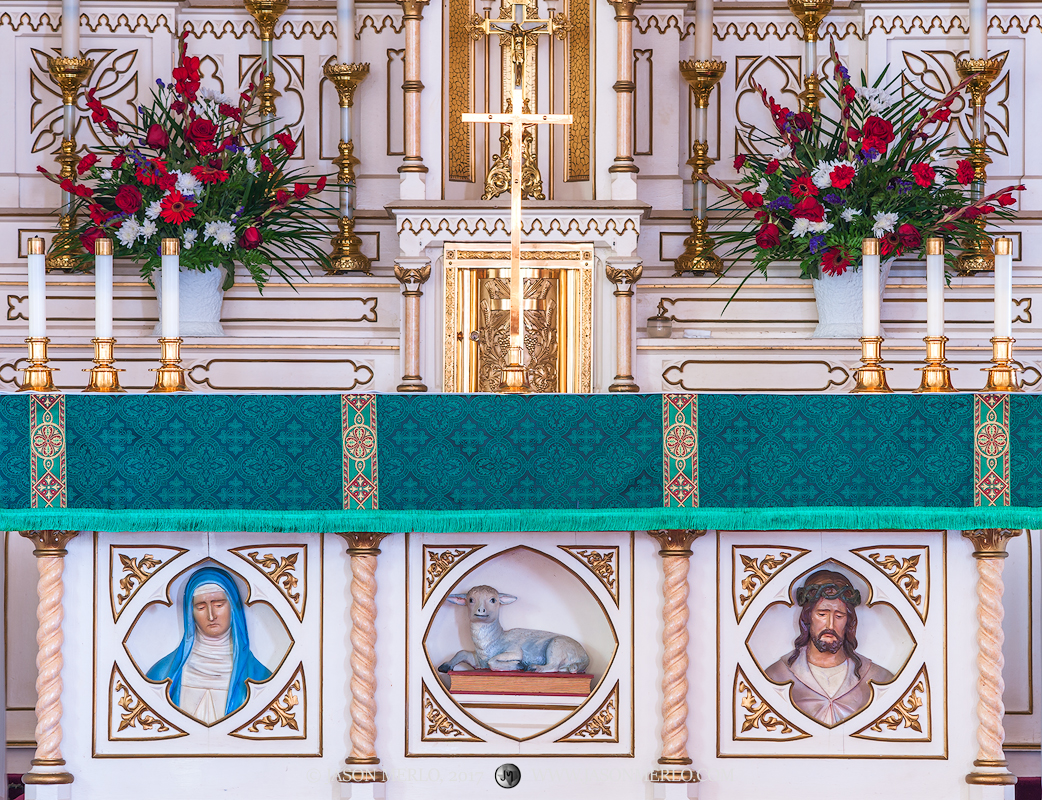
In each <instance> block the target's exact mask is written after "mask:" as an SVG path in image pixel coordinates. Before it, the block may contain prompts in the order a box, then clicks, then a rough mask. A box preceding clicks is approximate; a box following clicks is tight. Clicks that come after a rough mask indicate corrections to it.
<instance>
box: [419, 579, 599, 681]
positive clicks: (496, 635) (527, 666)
mask: <svg viewBox="0 0 1042 800" xmlns="http://www.w3.org/2000/svg"><path fill="white" fill-rule="evenodd" d="M447 599H448V601H449V602H450V603H454V604H455V605H458V606H466V607H468V608H469V609H470V638H471V639H472V640H473V641H474V649H473V650H460V651H459V652H458V653H456V655H454V656H453V657H452V658H451V659H449V660H448V661H446V662H445V663H444V664H442V665H441V666H440V667H438V671H439V672H448V671H449V670H451V669H453V668H454V667H455V666H456V665H457V664H462V663H464V662H465V663H467V664H470V666H472V667H474V668H475V669H491V670H495V671H497V672H505V671H508V670H519V671H527V672H583V671H584V670H585V669H586V667H587V665H588V664H589V663H590V657H589V656H588V655H587V654H586V651H585V650H584V649H583V646H582V645H581V644H579V643H578V642H577V641H575V639H572V638H571V637H569V636H562V635H560V634H557V633H548V632H547V631H534V630H530V629H528V628H511V629H509V630H503V626H502V625H500V624H499V609H500V606H505V605H509V604H510V603H513V602H514V601H515V600H517V598H516V597H514V595H512V594H501V593H500V592H498V591H497V590H496V589H493V588H492V587H491V586H475V587H474V588H473V589H471V590H470V591H469V592H467V593H466V594H452V595H449V596H448V598H447Z"/></svg>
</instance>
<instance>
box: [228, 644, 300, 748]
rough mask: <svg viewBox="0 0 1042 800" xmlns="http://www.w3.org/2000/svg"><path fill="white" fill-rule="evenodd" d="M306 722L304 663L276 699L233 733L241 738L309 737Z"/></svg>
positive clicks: (232, 734)
mask: <svg viewBox="0 0 1042 800" xmlns="http://www.w3.org/2000/svg"><path fill="white" fill-rule="evenodd" d="M306 723H307V681H306V680H305V678H304V664H303V663H301V664H299V665H298V666H297V668H296V669H295V670H294V671H293V675H292V677H291V678H290V679H289V681H288V682H287V683H286V685H285V686H283V687H282V690H281V691H279V693H278V694H276V695H275V699H274V700H272V701H271V702H270V703H269V704H268V705H267V706H265V707H264V709H263V710H262V711H261V712H260V713H259V714H257V715H256V716H255V717H254V718H253V719H251V720H250V721H249V722H247V723H246V724H245V725H242V726H241V727H239V728H236V729H235V730H234V731H232V733H230V734H229V735H230V736H235V737H237V738H239V739H259V740H266V739H306V738H307V724H306ZM269 734H272V735H269Z"/></svg>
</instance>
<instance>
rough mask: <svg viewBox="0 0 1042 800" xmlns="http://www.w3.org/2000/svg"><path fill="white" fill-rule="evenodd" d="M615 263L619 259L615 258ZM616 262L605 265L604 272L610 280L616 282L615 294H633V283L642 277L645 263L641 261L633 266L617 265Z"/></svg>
mask: <svg viewBox="0 0 1042 800" xmlns="http://www.w3.org/2000/svg"><path fill="white" fill-rule="evenodd" d="M613 261H614V262H615V263H618V261H617V260H615V259H613ZM615 263H609V264H605V265H604V272H605V274H606V275H607V276H608V280H609V281H611V282H612V283H614V284H615V287H616V288H615V294H628V295H632V294H633V285H634V284H635V283H636V282H637V281H639V280H640V279H641V276H643V274H644V265H643V264H641V263H640V262H637V264H636V265H635V266H633V267H628V268H627V267H617V266H615Z"/></svg>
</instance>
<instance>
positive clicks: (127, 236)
mask: <svg viewBox="0 0 1042 800" xmlns="http://www.w3.org/2000/svg"><path fill="white" fill-rule="evenodd" d="M139 233H141V223H140V222H138V221H137V218H136V217H128V218H127V219H125V220H123V224H122V225H120V226H119V232H118V233H116V238H117V239H119V243H120V244H121V245H123V246H124V247H130V246H132V245H133V244H134V241H135V240H136V239H137V235H138V234H139Z"/></svg>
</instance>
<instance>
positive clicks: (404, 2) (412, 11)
mask: <svg viewBox="0 0 1042 800" xmlns="http://www.w3.org/2000/svg"><path fill="white" fill-rule="evenodd" d="M397 2H398V5H400V6H401V7H402V19H423V7H424V6H425V5H427V3H428V2H430V0H397Z"/></svg>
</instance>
